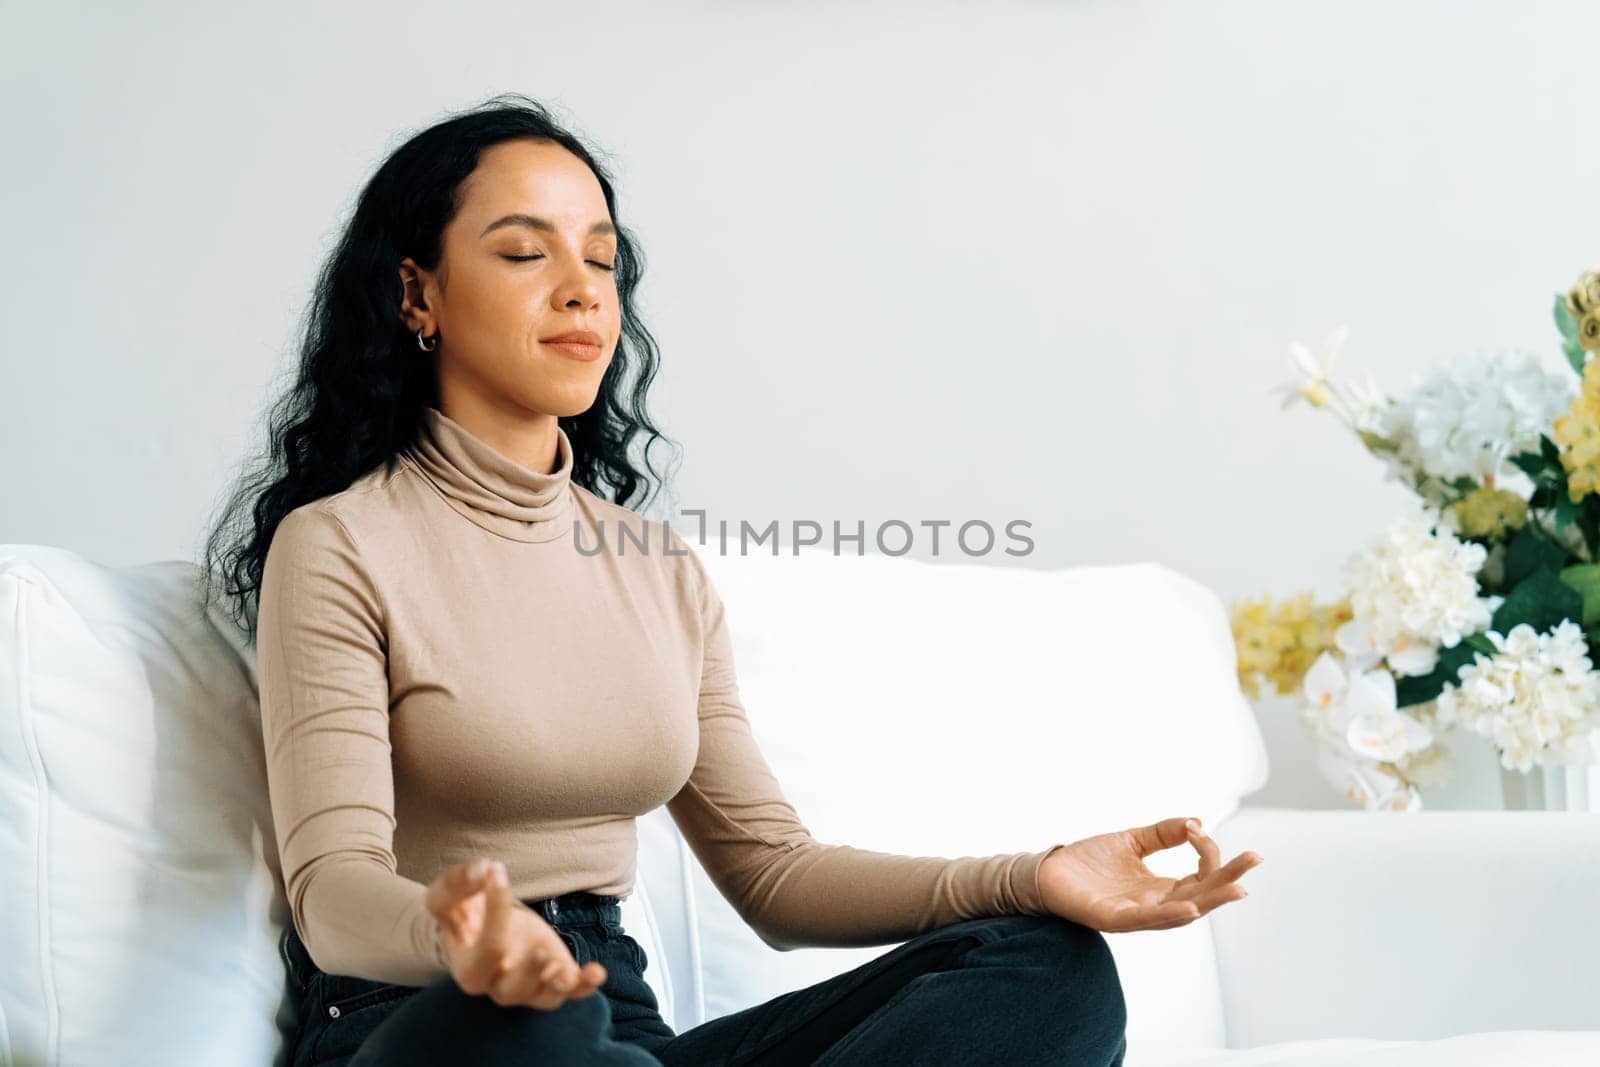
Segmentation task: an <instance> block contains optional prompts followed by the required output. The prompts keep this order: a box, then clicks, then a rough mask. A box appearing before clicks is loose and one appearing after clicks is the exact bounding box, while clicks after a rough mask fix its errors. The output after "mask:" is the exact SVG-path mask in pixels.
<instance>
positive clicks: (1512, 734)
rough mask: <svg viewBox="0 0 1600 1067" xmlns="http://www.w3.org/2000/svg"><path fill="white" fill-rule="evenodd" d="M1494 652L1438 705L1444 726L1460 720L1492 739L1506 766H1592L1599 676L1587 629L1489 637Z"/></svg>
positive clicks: (1477, 661) (1568, 624) (1478, 656)
mask: <svg viewBox="0 0 1600 1067" xmlns="http://www.w3.org/2000/svg"><path fill="white" fill-rule="evenodd" d="M1487 636H1488V638H1489V640H1490V642H1492V643H1493V644H1494V647H1495V654H1494V655H1493V656H1485V655H1483V654H1482V653H1475V654H1474V662H1473V663H1471V664H1468V665H1467V666H1464V667H1462V668H1461V670H1460V672H1459V676H1460V681H1459V684H1454V685H1450V684H1447V685H1446V686H1445V688H1444V691H1443V692H1442V693H1440V694H1439V699H1438V702H1437V706H1438V712H1439V721H1440V722H1441V723H1451V722H1459V723H1461V724H1463V725H1465V726H1466V727H1467V728H1468V729H1470V730H1472V731H1473V732H1474V733H1476V734H1478V735H1480V736H1482V737H1487V738H1489V739H1491V740H1492V741H1493V742H1494V744H1495V747H1496V748H1498V749H1499V750H1500V764H1501V766H1503V767H1505V768H1506V769H1508V770H1517V771H1523V772H1527V771H1529V770H1531V769H1533V767H1534V765H1535V764H1537V765H1539V766H1542V767H1556V766H1562V765H1570V764H1586V763H1590V762H1592V761H1593V760H1594V759H1595V757H1596V755H1597V749H1596V745H1597V740H1596V737H1595V731H1596V730H1600V706H1597V704H1600V674H1596V672H1595V671H1594V670H1593V669H1592V664H1591V662H1590V659H1589V653H1588V645H1587V642H1586V641H1585V638H1584V633H1583V629H1582V628H1581V627H1580V626H1578V624H1577V623H1575V622H1573V621H1572V620H1571V619H1563V620H1562V621H1561V622H1560V623H1558V624H1557V625H1556V626H1555V628H1554V629H1552V630H1551V631H1550V632H1549V633H1548V634H1540V633H1538V632H1536V631H1535V630H1534V629H1533V627H1531V626H1528V625H1527V624H1520V625H1517V626H1514V627H1512V628H1511V632H1510V633H1509V634H1506V635H1503V636H1502V635H1501V634H1499V633H1498V632H1496V631H1493V630H1490V631H1489V632H1488V635H1487Z"/></svg>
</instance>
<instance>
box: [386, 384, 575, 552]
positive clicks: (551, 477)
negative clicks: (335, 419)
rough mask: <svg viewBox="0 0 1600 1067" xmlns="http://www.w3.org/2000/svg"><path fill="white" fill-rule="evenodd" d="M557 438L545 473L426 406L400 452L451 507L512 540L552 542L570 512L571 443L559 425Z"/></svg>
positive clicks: (561, 530)
mask: <svg viewBox="0 0 1600 1067" xmlns="http://www.w3.org/2000/svg"><path fill="white" fill-rule="evenodd" d="M556 437H557V444H556V469H555V470H554V471H552V472H550V473H548V474H547V473H544V472H541V471H536V470H534V469H532V468H531V467H524V466H523V465H522V464H520V463H518V462H517V461H516V460H514V459H512V458H510V457H509V456H506V455H503V454H502V453H500V452H497V451H496V450H495V449H494V448H492V447H491V446H490V445H489V444H488V443H487V442H485V441H483V440H482V439H481V438H478V437H475V436H473V434H472V433H471V431H469V430H468V429H467V428H466V427H465V426H462V425H461V424H460V423H459V422H456V421H455V420H454V419H452V418H451V417H450V416H448V415H446V414H445V413H444V412H442V411H440V410H439V409H438V408H436V407H433V406H431V405H430V406H429V407H426V408H424V409H423V412H422V423H421V426H420V428H419V430H418V433H417V437H416V440H414V441H413V442H412V443H411V444H409V445H407V446H406V447H405V449H404V450H403V452H404V454H405V455H406V456H407V457H408V458H410V459H411V461H412V462H413V463H414V464H415V465H416V466H417V467H418V469H419V470H421V472H422V474H423V476H424V477H425V478H427V479H428V481H429V482H431V483H433V485H434V487H435V488H437V489H438V490H439V492H440V493H441V494H443V496H444V498H445V500H446V502H447V503H449V504H450V506H451V507H453V508H454V509H455V510H456V511H458V512H460V513H461V514H462V515H464V516H466V517H467V518H468V519H471V520H472V521H473V522H475V523H477V524H478V525H479V526H481V527H483V528H484V529H485V530H488V531H490V532H491V533H496V534H499V535H501V536H502V537H508V538H510V539H511V540H513V541H553V540H555V539H556V538H557V537H560V536H561V535H562V534H564V533H565V532H566V530H567V527H568V526H569V525H570V523H571V515H572V442H571V441H570V440H568V438H567V432H566V431H565V430H563V429H562V428H561V427H560V426H557V427H556Z"/></svg>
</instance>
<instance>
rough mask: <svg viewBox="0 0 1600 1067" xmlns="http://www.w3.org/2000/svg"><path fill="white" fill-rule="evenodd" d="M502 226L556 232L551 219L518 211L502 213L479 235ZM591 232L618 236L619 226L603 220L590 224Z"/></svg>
mask: <svg viewBox="0 0 1600 1067" xmlns="http://www.w3.org/2000/svg"><path fill="white" fill-rule="evenodd" d="M502 226H528V227H531V228H533V229H535V230H543V231H545V232H546V233H555V232H556V225H555V223H553V222H551V221H550V220H549V219H544V218H540V217H539V216H538V215H524V214H520V213H518V214H515V215H502V216H501V217H500V218H498V219H495V220H494V221H493V222H491V223H489V225H487V226H485V227H484V228H483V233H480V234H478V236H479V237H482V236H484V235H485V234H487V233H488V232H489V231H490V230H498V229H499V228H500V227H502ZM589 233H590V234H596V233H598V234H606V235H609V236H613V237H614V236H616V233H617V228H616V227H615V226H613V225H611V223H609V222H605V221H601V222H597V223H595V224H594V225H592V226H590V227H589Z"/></svg>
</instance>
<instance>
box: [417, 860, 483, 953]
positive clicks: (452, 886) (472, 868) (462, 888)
mask: <svg viewBox="0 0 1600 1067" xmlns="http://www.w3.org/2000/svg"><path fill="white" fill-rule="evenodd" d="M489 869H490V861H489V860H487V859H478V860H474V861H473V862H471V863H458V864H456V865H455V866H454V867H451V868H450V869H449V870H448V871H446V872H445V874H444V877H443V878H440V879H438V880H437V881H436V882H432V883H430V884H429V885H428V891H427V893H426V894H424V898H423V902H424V903H425V904H426V905H427V908H428V910H429V911H430V912H432V913H433V917H434V918H435V919H438V920H440V921H441V922H444V923H447V924H448V925H449V926H450V929H451V932H452V933H455V934H457V936H459V934H460V930H459V925H460V924H459V919H460V916H458V915H456V914H455V906H456V905H457V904H459V903H460V902H461V901H463V900H465V899H466V898H467V897H469V896H471V895H472V894H473V893H476V892H477V891H478V890H479V889H481V888H482V887H483V884H484V880H485V878H487V877H488V874H489Z"/></svg>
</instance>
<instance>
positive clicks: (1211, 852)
mask: <svg viewBox="0 0 1600 1067" xmlns="http://www.w3.org/2000/svg"><path fill="white" fill-rule="evenodd" d="M1186 825H1187V826H1188V828H1189V843H1190V844H1191V845H1193V846H1194V849H1195V851H1196V852H1198V853H1200V880H1201V881H1205V880H1206V879H1207V878H1209V877H1210V876H1211V872H1212V871H1215V870H1216V869H1217V864H1219V863H1221V862H1222V850H1221V849H1220V848H1218V847H1217V843H1216V842H1215V841H1213V840H1212V839H1211V836H1210V835H1209V834H1207V833H1206V832H1205V831H1203V830H1201V829H1200V823H1199V821H1198V820H1196V821H1191V822H1190V823H1188V824H1186Z"/></svg>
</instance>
